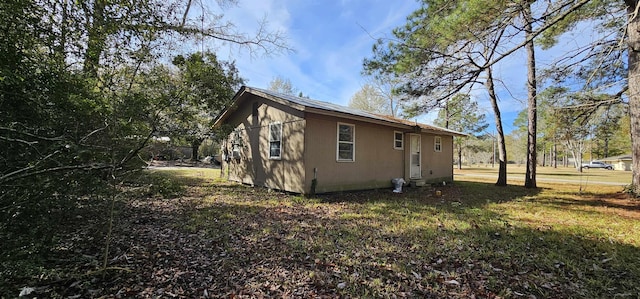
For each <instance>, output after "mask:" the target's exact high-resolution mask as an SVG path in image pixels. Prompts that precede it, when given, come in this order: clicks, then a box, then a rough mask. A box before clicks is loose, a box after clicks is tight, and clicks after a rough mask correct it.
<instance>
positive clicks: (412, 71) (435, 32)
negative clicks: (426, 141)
mask: <svg viewBox="0 0 640 299" xmlns="http://www.w3.org/2000/svg"><path fill="white" fill-rule="evenodd" d="M505 5H507V4H506V3H503V2H501V1H484V0H479V1H429V0H424V1H422V7H421V8H420V9H418V10H416V11H415V12H414V13H413V14H412V15H411V16H409V18H408V21H407V24H406V25H405V26H404V27H400V28H397V29H395V30H394V36H395V37H396V39H395V40H394V41H390V42H388V41H386V40H379V41H378V43H376V44H375V45H374V48H373V52H374V58H372V59H367V60H365V61H364V68H365V72H366V73H370V74H375V73H381V74H395V75H396V76H397V77H399V78H402V79H403V80H405V84H404V85H403V86H402V87H401V88H399V92H400V93H401V94H403V95H404V97H406V98H407V99H408V101H410V103H405V104H404V105H405V106H406V107H409V108H408V109H406V110H405V113H407V112H409V113H415V114H421V113H423V112H426V111H430V110H432V109H433V108H437V107H441V106H442V103H443V102H444V101H445V100H446V99H448V98H449V97H451V96H453V95H455V94H456V93H458V92H461V91H463V89H466V88H472V87H473V86H474V85H475V84H483V85H484V86H485V87H486V89H487V92H488V94H489V99H490V101H491V106H492V109H493V111H494V117H495V123H496V129H497V139H498V152H499V159H500V166H499V167H500V168H499V172H498V180H497V182H496V185H499V186H504V185H506V184H507V168H506V166H507V164H506V161H507V153H506V147H505V142H504V132H503V128H502V119H501V114H500V109H499V107H498V97H497V94H496V91H495V84H494V79H493V72H492V65H493V64H494V61H499V59H501V57H502V56H501V55H500V53H498V52H497V51H496V50H497V48H498V45H499V44H500V42H501V41H502V39H503V38H504V36H505V34H504V33H505V30H506V29H507V27H506V25H505V24H508V22H506V21H505V20H510V19H511V18H513V15H514V14H515V12H508V13H504V12H505V11H506V8H505ZM501 18H504V19H501ZM482 75H484V77H482Z"/></svg>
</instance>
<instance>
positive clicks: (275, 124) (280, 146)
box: [268, 122, 282, 160]
mask: <svg viewBox="0 0 640 299" xmlns="http://www.w3.org/2000/svg"><path fill="white" fill-rule="evenodd" d="M274 126H278V127H279V128H280V136H278V139H277V140H275V139H271V138H272V137H273V134H271V130H273V129H272V128H273V127H274ZM274 142H278V143H279V144H278V154H279V155H278V156H274V155H272V154H271V144H272V143H274ZM268 150H269V159H273V160H280V159H282V123H281V122H273V123H270V124H269V148H268Z"/></svg>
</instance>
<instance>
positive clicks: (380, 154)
mask: <svg viewBox="0 0 640 299" xmlns="http://www.w3.org/2000/svg"><path fill="white" fill-rule="evenodd" d="M306 120H307V125H306V132H305V135H306V138H305V150H306V151H305V161H306V165H305V172H306V173H307V177H306V181H305V185H306V186H307V189H306V191H307V192H309V191H310V189H309V188H310V186H311V183H312V180H313V178H314V175H315V176H317V187H316V192H317V193H323V192H333V191H346V190H359V189H373V188H388V187H391V179H393V178H397V177H404V168H405V167H404V163H405V160H404V153H405V150H396V149H394V131H401V130H399V129H394V128H392V127H388V126H382V125H376V124H371V123H365V122H358V121H353V120H350V119H343V118H337V117H331V116H324V115H317V114H310V113H308V114H307V115H306ZM338 122H341V123H345V124H351V125H355V161H354V162H338V161H337V153H336V152H337V130H338V129H337V128H338V127H337V126H338ZM404 140H405V141H404V142H405V144H404V148H405V149H407V136H406V134H405V138H404ZM449 160H450V159H449ZM449 168H451V165H449ZM314 170H315V172H314Z"/></svg>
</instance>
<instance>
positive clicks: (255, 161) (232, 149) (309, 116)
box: [215, 86, 464, 194]
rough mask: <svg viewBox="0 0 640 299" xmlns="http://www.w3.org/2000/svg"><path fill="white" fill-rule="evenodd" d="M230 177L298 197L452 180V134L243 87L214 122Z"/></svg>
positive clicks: (387, 117) (443, 130) (429, 127)
mask: <svg viewBox="0 0 640 299" xmlns="http://www.w3.org/2000/svg"><path fill="white" fill-rule="evenodd" d="M223 125H227V126H228V127H230V128H232V130H233V131H232V132H231V134H229V136H228V138H227V139H226V140H225V141H224V142H223V152H224V153H226V156H227V157H228V159H226V163H224V164H223V169H225V170H228V178H229V179H230V180H232V181H237V182H241V183H245V184H250V185H256V186H265V187H268V188H273V189H278V190H283V191H289V192H295V193H304V194H309V193H314V192H315V193H324V192H333V191H346V190H360V189H374V188H387V187H391V186H392V184H391V180H392V179H393V178H404V179H405V180H406V181H407V182H409V181H414V182H418V183H424V182H442V181H447V182H451V181H452V180H453V163H452V159H453V136H463V135H464V134H461V133H458V132H455V131H451V130H447V129H443V128H439V127H435V126H430V125H425V124H420V123H416V122H413V121H407V120H401V119H396V118H393V117H389V116H382V115H377V114H372V113H369V112H365V111H361V110H357V109H353V108H349V107H343V106H339V105H336V104H332V103H327V102H321V101H316V100H311V99H308V98H300V97H296V96H291V95H286V94H281V93H277V92H273V91H268V90H264V89H259V88H253V87H246V86H245V87H242V88H241V89H240V90H239V91H238V92H237V93H236V94H235V96H234V98H233V101H232V104H231V105H230V106H229V107H228V108H227V109H225V110H224V111H223V112H222V114H221V115H220V116H219V117H218V119H217V120H216V123H215V126H217V127H219V126H223Z"/></svg>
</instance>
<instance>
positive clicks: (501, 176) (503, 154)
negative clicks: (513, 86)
mask: <svg viewBox="0 0 640 299" xmlns="http://www.w3.org/2000/svg"><path fill="white" fill-rule="evenodd" d="M486 72H487V81H486V82H485V86H486V87H487V91H488V92H489V100H490V101H491V108H493V115H494V117H495V122H496V132H497V133H496V137H497V139H498V158H499V159H500V164H499V168H498V180H497V181H496V186H506V185H507V145H506V144H505V140H504V132H503V131H502V117H501V116H500V108H499V107H498V96H497V95H496V90H495V86H494V84H493V72H492V71H491V67H488V68H487V69H486Z"/></svg>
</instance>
